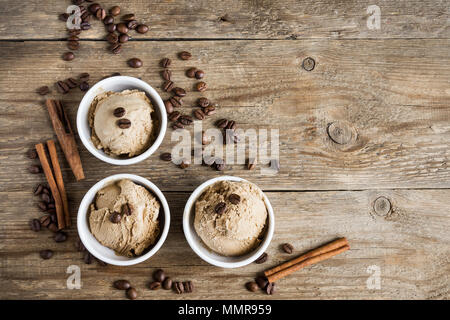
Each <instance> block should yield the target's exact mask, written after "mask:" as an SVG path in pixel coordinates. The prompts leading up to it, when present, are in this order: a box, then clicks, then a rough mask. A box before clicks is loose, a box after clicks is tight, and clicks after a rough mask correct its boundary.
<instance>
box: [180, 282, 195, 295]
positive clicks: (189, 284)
mask: <svg viewBox="0 0 450 320" xmlns="http://www.w3.org/2000/svg"><path fill="white" fill-rule="evenodd" d="M183 287H184V292H186V293H191V292H193V291H194V284H193V283H192V281H186V282H183Z"/></svg>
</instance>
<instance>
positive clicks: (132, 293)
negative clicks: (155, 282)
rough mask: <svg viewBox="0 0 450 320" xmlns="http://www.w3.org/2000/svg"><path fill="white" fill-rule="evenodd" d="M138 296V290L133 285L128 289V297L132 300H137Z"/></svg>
mask: <svg viewBox="0 0 450 320" xmlns="http://www.w3.org/2000/svg"><path fill="white" fill-rule="evenodd" d="M137 297H138V294H137V291H136V289H135V288H133V287H131V288H128V289H127V298H128V299H130V300H136V299H137Z"/></svg>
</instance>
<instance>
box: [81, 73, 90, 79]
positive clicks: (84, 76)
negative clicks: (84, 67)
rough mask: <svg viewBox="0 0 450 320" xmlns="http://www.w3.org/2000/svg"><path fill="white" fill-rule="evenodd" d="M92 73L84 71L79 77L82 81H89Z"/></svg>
mask: <svg viewBox="0 0 450 320" xmlns="http://www.w3.org/2000/svg"><path fill="white" fill-rule="evenodd" d="M90 77H91V76H90V74H89V73H87V72H83V73H82V74H80V76H79V79H80V81H89V79H90Z"/></svg>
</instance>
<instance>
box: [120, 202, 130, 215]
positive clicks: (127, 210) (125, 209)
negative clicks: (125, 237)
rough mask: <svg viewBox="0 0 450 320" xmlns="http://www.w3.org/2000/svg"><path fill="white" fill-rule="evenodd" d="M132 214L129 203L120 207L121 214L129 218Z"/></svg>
mask: <svg viewBox="0 0 450 320" xmlns="http://www.w3.org/2000/svg"><path fill="white" fill-rule="evenodd" d="M132 213H133V206H132V205H131V204H129V203H125V204H124V205H123V206H122V214H125V215H127V216H130V215H131V214H132Z"/></svg>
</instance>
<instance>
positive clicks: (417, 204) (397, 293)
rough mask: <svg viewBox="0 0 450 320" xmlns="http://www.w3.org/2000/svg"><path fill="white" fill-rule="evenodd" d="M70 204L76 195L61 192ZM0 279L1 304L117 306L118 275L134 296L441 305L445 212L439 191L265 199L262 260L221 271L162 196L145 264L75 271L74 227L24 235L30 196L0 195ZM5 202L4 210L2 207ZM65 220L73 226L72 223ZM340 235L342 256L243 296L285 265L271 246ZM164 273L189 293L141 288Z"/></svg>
mask: <svg viewBox="0 0 450 320" xmlns="http://www.w3.org/2000/svg"><path fill="white" fill-rule="evenodd" d="M68 192H69V194H71V195H72V197H73V203H78V202H79V201H80V200H81V198H82V196H83V194H84V193H83V192H82V191H77V190H73V189H71V190H68ZM0 196H1V197H2V198H5V197H7V199H8V202H1V204H0V210H1V212H3V214H2V224H1V225H0V235H1V238H0V258H1V259H0V261H1V265H0V274H1V276H2V291H1V293H0V298H3V299H11V298H17V299H27V298H31V299H35V298H43V299H53V298H58V299H69V298H80V299H94V298H98V299H110V298H112V299H123V298H124V293H123V292H121V291H118V290H115V289H113V288H112V287H111V286H112V282H113V281H114V280H117V279H120V278H126V279H128V280H129V281H131V283H132V284H133V285H134V286H135V287H136V288H137V289H138V291H139V294H140V297H141V298H142V299H143V298H145V299H169V298H170V299H230V298H231V299H318V298H320V299H381V298H384V299H448V298H450V291H449V288H450V279H449V274H450V269H449V266H450V261H449V257H450V235H449V233H448V229H449V228H450V214H449V211H448V208H449V206H450V200H449V199H450V191H449V190H396V191H391V190H378V191H359V192H345V191H343V192H335V191H328V192H283V193H280V192H268V193H267V196H268V197H269V199H270V201H271V202H272V205H273V207H274V210H275V215H276V227H275V235H274V238H273V241H272V243H271V245H270V246H269V249H268V251H267V252H268V253H269V256H270V258H269V260H268V262H267V263H265V264H263V265H257V264H251V265H249V266H246V267H242V268H239V269H233V270H227V269H220V268H217V267H213V266H210V265H208V264H207V263H206V262H203V261H202V260H201V259H200V258H199V257H197V256H196V254H195V253H194V252H193V251H192V250H191V249H190V247H189V246H188V244H187V242H186V240H185V238H184V235H183V233H182V230H181V228H182V226H181V216H182V211H183V208H184V204H185V202H186V200H187V197H188V196H189V194H187V193H172V192H170V193H166V197H167V198H168V202H169V204H170V208H171V215H172V225H171V227H170V232H169V236H168V238H167V240H166V242H165V244H164V245H163V247H162V248H161V250H160V251H159V252H158V253H157V254H156V255H155V256H154V257H152V258H151V259H150V260H148V261H146V262H144V263H141V264H139V265H137V266H132V267H114V266H106V267H101V266H98V265H97V264H96V263H94V264H92V265H85V264H84V263H83V261H82V254H81V253H79V252H76V250H75V247H74V244H75V240H76V232H75V230H74V229H75V228H72V230H70V232H69V240H68V241H67V242H65V243H62V244H61V243H60V244H57V243H55V242H54V241H53V240H52V239H51V238H50V232H48V231H47V230H46V231H42V232H39V233H34V232H32V231H30V230H29V227H28V220H29V219H31V218H34V217H38V216H39V213H38V211H37V209H31V210H30V205H29V203H26V202H25V201H22V200H23V199H25V198H29V199H31V198H32V195H31V191H26V192H23V191H15V192H1V193H0ZM379 196H384V197H386V198H387V199H389V201H390V202H391V203H392V210H391V212H390V213H389V214H388V215H386V216H378V215H376V214H375V212H374V210H373V203H374V201H375V200H376V199H377V198H378V197H379ZM10 203H14V204H15V206H14V208H11V207H10V206H9V205H8V204H10ZM74 222H75V220H74ZM341 236H346V237H347V238H348V240H349V243H350V247H351V249H350V250H349V251H347V252H346V253H343V254H341V255H339V256H336V257H334V258H332V259H330V260H327V261H324V262H321V263H320V264H317V265H314V266H311V267H308V268H305V269H303V270H301V271H299V272H297V273H295V274H293V275H291V276H289V277H287V278H285V279H283V280H281V281H279V282H278V286H279V288H278V293H277V294H276V295H274V296H267V295H265V294H263V293H262V292H258V293H256V294H252V293H249V292H248V291H247V290H246V289H245V287H244V284H245V283H246V282H247V281H250V280H251V279H253V277H255V275H256V274H257V273H258V272H262V271H264V270H265V269H267V268H268V267H270V266H275V265H276V264H278V263H280V262H282V261H285V260H288V259H290V258H292V256H291V255H287V254H285V253H283V252H282V250H281V249H280V247H279V246H280V245H281V244H283V243H285V242H289V243H291V244H292V245H293V246H294V247H295V251H294V254H300V253H302V252H304V251H307V250H309V249H312V248H314V247H317V246H319V245H322V244H323V243H325V242H328V241H330V240H333V239H334V238H337V237H341ZM47 248H49V249H52V250H54V251H55V255H54V257H53V258H52V259H50V260H41V258H40V257H39V254H38V252H39V250H42V249H47ZM69 265H78V266H80V268H81V276H82V289H81V290H68V289H66V279H67V277H68V276H69V275H68V274H66V269H67V267H68V266H69ZM372 265H376V266H378V267H379V268H380V271H381V289H380V290H374V289H372V290H370V289H367V287H366V281H367V279H368V278H369V276H370V275H371V274H370V273H368V272H367V268H368V267H369V266H372ZM156 268H164V269H165V271H166V273H167V274H168V275H170V276H171V277H172V278H173V279H178V280H193V281H194V285H195V288H196V291H195V293H193V294H185V295H182V296H178V295H176V294H175V293H173V292H169V291H165V290H158V291H156V292H154V291H150V290H149V289H147V284H148V282H149V281H150V280H151V275H152V272H153V271H154V270H155V269H156Z"/></svg>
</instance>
